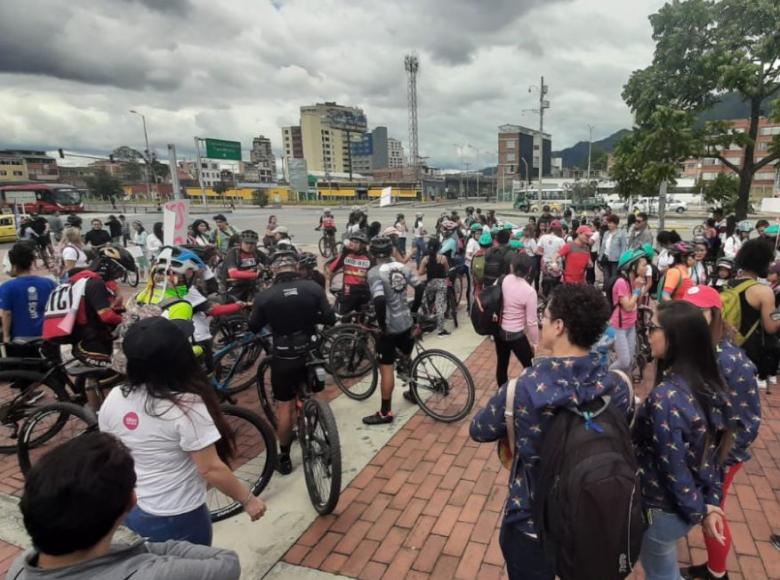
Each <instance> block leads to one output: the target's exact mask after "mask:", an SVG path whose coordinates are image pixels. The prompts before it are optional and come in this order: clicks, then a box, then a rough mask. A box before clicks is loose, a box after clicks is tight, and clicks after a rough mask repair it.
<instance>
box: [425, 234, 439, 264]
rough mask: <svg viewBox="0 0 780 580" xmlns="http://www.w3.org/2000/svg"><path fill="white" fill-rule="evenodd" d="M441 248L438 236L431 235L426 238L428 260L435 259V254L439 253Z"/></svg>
mask: <svg viewBox="0 0 780 580" xmlns="http://www.w3.org/2000/svg"><path fill="white" fill-rule="evenodd" d="M440 249H441V242H440V241H439V238H437V237H436V236H431V237H430V238H428V246H427V250H428V261H429V262H430V261H434V262H435V261H436V254H438V253H439V250H440Z"/></svg>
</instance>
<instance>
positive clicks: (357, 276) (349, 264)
mask: <svg viewBox="0 0 780 580" xmlns="http://www.w3.org/2000/svg"><path fill="white" fill-rule="evenodd" d="M388 241H389V240H388ZM367 245H368V237H367V236H366V234H364V233H363V232H362V231H355V232H352V233H350V234H349V244H345V246H344V249H343V250H342V252H341V255H340V256H339V257H338V258H336V259H335V260H333V262H331V263H330V266H328V269H327V270H326V271H325V275H326V276H327V277H328V278H330V277H331V276H332V275H333V274H335V273H336V272H338V271H339V270H344V290H343V294H342V295H341V297H340V299H339V301H338V305H337V311H338V313H339V314H346V313H348V312H352V311H358V310H360V307H361V306H363V305H364V304H367V303H368V301H369V299H370V298H371V294H370V292H369V289H368V270H369V269H370V268H371V258H370V257H369V256H368V254H367V253H366V246H367Z"/></svg>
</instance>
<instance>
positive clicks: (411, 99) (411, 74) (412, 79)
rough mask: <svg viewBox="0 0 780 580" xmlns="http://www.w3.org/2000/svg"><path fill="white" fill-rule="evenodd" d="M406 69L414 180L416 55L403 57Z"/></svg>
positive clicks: (417, 158) (416, 157) (417, 163)
mask: <svg viewBox="0 0 780 580" xmlns="http://www.w3.org/2000/svg"><path fill="white" fill-rule="evenodd" d="M404 68H405V69H406V79H407V84H406V100H407V106H408V108H409V166H410V167H412V168H414V176H415V179H416V178H418V177H419V175H418V169H419V166H420V152H419V149H418V145H419V142H418V136H417V71H419V70H420V61H419V59H418V58H417V55H416V54H414V53H412V54H407V55H406V56H405V57H404Z"/></svg>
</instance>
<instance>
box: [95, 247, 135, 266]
mask: <svg viewBox="0 0 780 580" xmlns="http://www.w3.org/2000/svg"><path fill="white" fill-rule="evenodd" d="M98 258H101V259H104V260H106V259H107V260H111V261H113V262H116V263H117V264H118V265H119V266H121V267H122V268H124V269H125V270H129V271H131V272H135V260H134V259H133V256H131V255H130V252H128V251H127V250H125V249H124V248H122V247H120V246H112V245H108V246H103V247H102V248H100V249H99V250H98Z"/></svg>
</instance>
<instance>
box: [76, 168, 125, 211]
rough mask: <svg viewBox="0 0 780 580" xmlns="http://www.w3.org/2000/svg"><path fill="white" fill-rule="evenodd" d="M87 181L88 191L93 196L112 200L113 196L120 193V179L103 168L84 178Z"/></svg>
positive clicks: (121, 191)
mask: <svg viewBox="0 0 780 580" xmlns="http://www.w3.org/2000/svg"><path fill="white" fill-rule="evenodd" d="M84 181H85V182H86V183H87V187H88V188H89V191H90V193H92V195H94V196H95V197H99V198H101V199H105V200H108V201H111V202H112V203H113V202H114V198H115V197H116V196H118V195H122V194H123V193H124V191H123V190H122V181H121V180H120V179H119V178H117V177H114V176H112V175H111V174H110V173H108V172H107V171H106V170H105V169H100V170H98V171H96V172H95V174H94V175H93V176H91V177H87V178H85V179H84Z"/></svg>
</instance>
